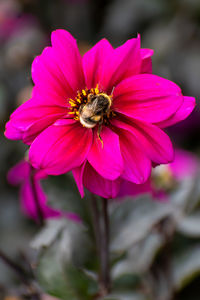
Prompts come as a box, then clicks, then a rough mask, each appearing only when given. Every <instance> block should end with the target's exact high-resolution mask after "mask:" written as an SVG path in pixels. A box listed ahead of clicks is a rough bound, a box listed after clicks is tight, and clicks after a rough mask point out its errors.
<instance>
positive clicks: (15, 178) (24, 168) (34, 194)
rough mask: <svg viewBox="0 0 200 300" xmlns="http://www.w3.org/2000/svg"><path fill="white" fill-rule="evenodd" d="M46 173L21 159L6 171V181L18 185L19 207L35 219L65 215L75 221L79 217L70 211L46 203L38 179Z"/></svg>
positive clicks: (77, 220)
mask: <svg viewBox="0 0 200 300" xmlns="http://www.w3.org/2000/svg"><path fill="white" fill-rule="evenodd" d="M46 177H47V175H46V174H45V173H44V172H43V171H40V170H34V169H33V167H32V166H31V165H30V163H28V162H27V161H25V160H22V161H21V162H19V163H18V164H17V165H15V166H14V167H13V168H12V169H10V171H9V172H8V181H9V183H10V184H12V185H20V198H21V209H22V211H23V212H24V214H26V215H27V216H28V217H30V218H31V219H34V220H35V221H40V219H47V218H58V217H66V218H68V219H71V220H73V221H76V222H80V218H79V217H78V216H77V215H76V214H74V213H71V212H63V211H60V210H57V209H53V208H51V207H50V206H48V205H47V197H46V195H45V193H44V192H43V190H42V187H41V185H40V180H41V179H44V178H46Z"/></svg>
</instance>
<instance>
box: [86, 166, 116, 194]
mask: <svg viewBox="0 0 200 300" xmlns="http://www.w3.org/2000/svg"><path fill="white" fill-rule="evenodd" d="M120 182H121V179H120V178H118V179H116V180H108V179H105V178H103V177H102V176H101V175H99V174H98V173H97V172H96V171H95V169H94V168H93V167H92V166H91V165H90V164H89V163H86V165H85V168H84V176H83V183H84V186H85V187H86V188H87V189H88V190H89V191H90V192H91V193H94V194H97V195H99V196H101V197H103V198H107V199H109V198H115V197H116V196H117V194H118V192H119V188H120Z"/></svg>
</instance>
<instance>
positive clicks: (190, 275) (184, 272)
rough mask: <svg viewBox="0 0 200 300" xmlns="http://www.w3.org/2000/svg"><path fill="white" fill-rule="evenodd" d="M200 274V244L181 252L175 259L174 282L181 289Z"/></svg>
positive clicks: (177, 288)
mask: <svg viewBox="0 0 200 300" xmlns="http://www.w3.org/2000/svg"><path fill="white" fill-rule="evenodd" d="M199 274H200V245H198V246H194V247H193V248H191V249H189V250H185V251H184V252H183V253H181V254H179V255H178V256H177V257H176V258H175V259H174V261H173V269H172V275H173V282H174V285H175V289H176V290H181V289H182V288H183V287H184V286H185V285H187V284H188V283H190V282H191V281H192V280H193V279H194V278H195V277H196V276H198V275H199Z"/></svg>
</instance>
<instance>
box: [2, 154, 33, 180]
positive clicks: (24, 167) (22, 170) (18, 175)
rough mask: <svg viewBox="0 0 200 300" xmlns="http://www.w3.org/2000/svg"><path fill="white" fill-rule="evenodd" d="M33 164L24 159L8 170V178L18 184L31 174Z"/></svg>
mask: <svg viewBox="0 0 200 300" xmlns="http://www.w3.org/2000/svg"><path fill="white" fill-rule="evenodd" d="M30 173H31V165H30V164H29V163H28V162H27V161H25V160H22V161H20V162H19V163H17V164H16V165H15V166H14V167H12V168H11V169H10V170H9V171H8V175H7V179H8V182H9V183H10V184H12V185H18V184H20V183H21V182H23V181H24V180H25V179H26V178H27V177H29V176H30Z"/></svg>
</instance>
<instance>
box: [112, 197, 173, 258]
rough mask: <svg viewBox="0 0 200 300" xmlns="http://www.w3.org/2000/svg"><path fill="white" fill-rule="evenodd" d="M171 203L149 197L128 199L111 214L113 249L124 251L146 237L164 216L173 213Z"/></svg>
mask: <svg viewBox="0 0 200 300" xmlns="http://www.w3.org/2000/svg"><path fill="white" fill-rule="evenodd" d="M172 211H173V208H172V206H171V204H170V203H168V202H167V203H160V202H157V201H153V200H151V199H148V198H139V199H130V198H129V199H127V200H126V201H123V202H122V203H120V204H119V205H116V207H115V208H114V209H113V212H112V214H111V251H113V252H117V253H120V252H123V251H125V250H128V249H129V248H131V247H132V246H133V244H135V243H137V242H138V241H140V240H142V239H144V238H145V237H146V235H147V234H149V232H150V231H151V230H152V228H153V227H154V226H155V225H156V224H157V223H158V222H159V221H160V220H162V219H163V218H165V217H167V216H169V215H170V214H172Z"/></svg>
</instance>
